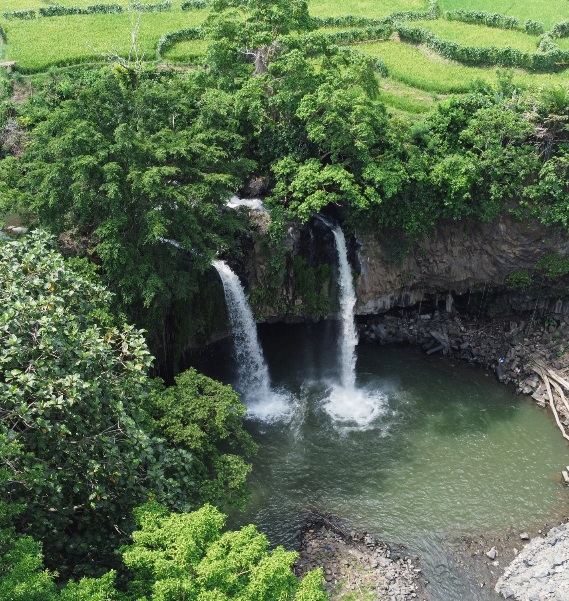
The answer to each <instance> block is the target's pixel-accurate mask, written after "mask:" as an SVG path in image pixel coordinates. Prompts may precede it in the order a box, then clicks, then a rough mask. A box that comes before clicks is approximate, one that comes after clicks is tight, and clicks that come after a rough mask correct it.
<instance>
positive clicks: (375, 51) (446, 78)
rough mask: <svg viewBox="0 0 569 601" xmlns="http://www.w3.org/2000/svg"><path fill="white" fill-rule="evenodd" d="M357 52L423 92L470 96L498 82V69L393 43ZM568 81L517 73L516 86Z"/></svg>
mask: <svg viewBox="0 0 569 601" xmlns="http://www.w3.org/2000/svg"><path fill="white" fill-rule="evenodd" d="M357 49H358V50H361V51H362V52H365V53H366V54H369V55H370V56H379V57H381V58H382V59H383V60H384V61H385V64H386V65H387V68H388V69H389V75H390V77H391V78H392V79H393V80H397V81H400V82H402V83H404V84H406V85H407V86H411V87H413V88H417V89H419V90H422V91H424V92H432V93H436V94H457V93H459V94H460V93H464V92H468V91H469V90H470V89H471V87H472V84H473V82H474V81H476V80H481V81H485V82H487V83H494V82H495V81H496V72H497V70H498V69H497V68H495V67H488V68H481V67H467V66H465V65H461V64H459V63H455V62H452V61H448V60H446V59H442V58H440V57H439V56H438V55H436V54H429V53H428V51H427V52H425V51H423V50H422V49H421V48H418V47H416V46H411V45H409V44H401V43H399V42H396V41H394V40H389V41H387V42H368V43H363V44H358V45H357ZM568 80H569V77H568V75H567V73H539V74H529V73H524V72H522V71H516V72H515V73H514V83H515V84H516V85H518V86H520V87H522V88H531V87H540V86H545V85H559V84H561V83H565V84H566V83H567V82H568Z"/></svg>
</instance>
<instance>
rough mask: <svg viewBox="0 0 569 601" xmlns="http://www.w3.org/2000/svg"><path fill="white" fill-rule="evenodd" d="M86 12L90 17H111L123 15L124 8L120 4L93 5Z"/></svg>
mask: <svg viewBox="0 0 569 601" xmlns="http://www.w3.org/2000/svg"><path fill="white" fill-rule="evenodd" d="M86 10H87V12H88V13H89V14H90V15H110V14H116V13H122V11H123V8H122V6H121V5H120V4H91V6H88V7H87V9H86Z"/></svg>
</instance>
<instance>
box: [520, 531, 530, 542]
mask: <svg viewBox="0 0 569 601" xmlns="http://www.w3.org/2000/svg"><path fill="white" fill-rule="evenodd" d="M520 538H521V539H522V540H529V534H528V533H527V532H522V533H521V534H520Z"/></svg>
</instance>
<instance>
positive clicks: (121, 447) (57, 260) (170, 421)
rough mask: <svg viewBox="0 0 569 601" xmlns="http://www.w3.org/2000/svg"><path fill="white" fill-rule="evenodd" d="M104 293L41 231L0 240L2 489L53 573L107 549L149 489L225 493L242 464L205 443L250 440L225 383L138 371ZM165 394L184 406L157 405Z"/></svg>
mask: <svg viewBox="0 0 569 601" xmlns="http://www.w3.org/2000/svg"><path fill="white" fill-rule="evenodd" d="M110 296H111V295H110V293H109V292H108V291H107V290H106V289H105V288H104V287H103V286H102V285H101V284H100V283H98V282H97V278H96V277H95V276H94V274H93V269H92V266H91V265H89V264H88V263H87V262H85V261H80V260H73V261H71V262H70V261H65V260H64V259H63V257H62V256H61V255H59V254H58V253H57V252H55V251H54V250H53V249H52V248H51V242H50V241H49V239H48V237H47V236H46V235H45V234H43V233H41V232H35V233H33V234H32V235H30V236H29V237H26V238H23V239H22V240H19V241H12V242H0V418H1V422H0V435H2V436H4V440H6V441H7V442H9V443H10V445H12V443H13V444H16V443H17V445H18V446H17V447H13V446H9V447H8V448H7V450H9V451H10V454H7V452H6V453H3V454H2V455H0V469H3V470H4V472H3V473H4V474H5V476H4V477H3V481H2V482H1V485H2V498H3V499H5V500H6V501H7V502H11V503H15V504H18V505H19V506H20V507H22V506H23V505H25V506H26V507H25V509H24V510H23V512H22V513H21V515H20V516H19V517H18V518H17V521H16V524H17V526H18V529H19V530H20V531H24V532H27V533H30V534H33V536H34V537H35V538H37V539H39V540H41V541H42V542H43V543H44V545H45V549H46V552H47V556H48V558H49V565H50V567H51V568H53V569H57V570H58V571H59V572H60V573H62V574H64V575H65V574H68V573H69V572H70V571H71V570H72V569H74V566H75V565H76V564H79V566H78V567H77V573H82V572H83V573H84V572H85V571H89V569H90V568H89V566H92V567H93V568H96V567H97V566H98V562H99V561H108V560H109V557H112V553H111V552H112V549H113V548H115V547H116V546H117V544H118V542H119V541H121V540H123V539H124V537H125V535H126V533H127V532H128V531H129V530H130V528H131V525H130V523H129V519H130V517H129V516H130V514H131V510H132V508H133V507H134V506H135V505H138V504H140V503H143V502H145V501H147V500H148V499H149V498H156V499H158V500H160V501H162V502H164V503H166V504H167V505H168V506H169V507H171V508H173V509H176V510H189V509H193V508H194V507H196V506H197V504H198V503H199V502H203V500H204V499H205V498H207V499H208V500H212V501H215V502H219V501H220V500H221V499H222V498H224V497H225V496H226V493H227V494H230V495H233V496H238V495H237V492H243V489H244V478H245V476H246V474H247V473H248V470H249V467H248V466H247V465H246V464H245V463H244V462H243V461H242V460H241V459H240V458H238V457H237V456H234V455H232V454H226V453H225V452H222V450H221V449H218V445H219V447H221V446H222V445H225V444H227V445H228V447H229V448H231V446H232V445H233V446H234V447H235V449H237V450H244V451H246V452H251V451H253V450H254V444H253V443H252V441H251V439H250V438H249V437H248V436H247V434H246V433H245V432H244V431H243V429H242V426H241V420H242V418H243V416H244V411H245V410H244V407H243V405H242V404H241V403H240V402H239V399H238V397H237V395H236V394H235V393H232V391H231V390H230V389H229V388H228V387H223V386H221V385H218V384H217V383H215V382H213V381H212V380H209V379H207V378H204V377H201V376H199V375H198V374H197V373H195V372H191V373H189V374H186V375H185V376H181V377H180V381H179V385H178V386H177V387H175V388H174V389H173V390H168V389H166V391H163V386H162V384H161V383H160V382H156V381H153V380H151V379H150V377H149V375H148V370H149V368H150V364H151V360H152V358H151V356H150V354H149V352H148V349H147V347H146V344H145V341H144V338H143V335H142V332H140V331H138V330H136V329H134V328H133V327H132V326H128V325H124V324H119V323H118V322H117V321H116V320H115V319H113V318H112V317H111V315H110V313H109V308H110ZM158 391H162V392H158ZM151 398H152V402H153V403H154V407H155V410H156V417H157V419H158V420H159V421H158V424H159V425H160V427H162V426H164V428H165V430H166V432H165V435H166V437H164V436H163V435H162V434H161V433H160V432H159V431H156V432H154V431H153V428H154V427H155V422H154V421H153V419H152V418H151V417H150V415H149V414H148V412H147V411H146V410H145V407H147V406H148V405H149V404H151ZM178 400H179V401H180V402H182V403H185V405H186V408H187V409H188V411H189V413H188V415H183V416H182V415H180V413H179V412H177V413H176V412H175V411H174V413H173V415H172V416H166V415H164V414H161V413H160V412H161V411H164V410H170V409H173V407H172V404H175V402H177V401H178ZM160 420H162V421H160ZM177 420H178V421H177ZM193 420H195V421H193ZM178 426H179V428H178ZM158 429H159V428H158ZM234 438H235V440H234ZM0 450H1V449H0ZM16 451H18V452H16ZM194 451H195V457H194V454H193V452H194ZM6 473H7V474H8V476H6ZM0 476H1V473H0ZM22 544H23V543H22ZM95 556H97V559H95Z"/></svg>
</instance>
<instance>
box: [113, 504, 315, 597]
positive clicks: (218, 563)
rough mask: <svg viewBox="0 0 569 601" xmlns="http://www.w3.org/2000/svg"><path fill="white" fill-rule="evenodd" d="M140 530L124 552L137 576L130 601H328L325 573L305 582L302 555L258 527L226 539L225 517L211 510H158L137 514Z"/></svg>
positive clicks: (151, 508) (310, 576) (149, 508)
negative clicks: (298, 567)
mask: <svg viewBox="0 0 569 601" xmlns="http://www.w3.org/2000/svg"><path fill="white" fill-rule="evenodd" d="M136 517H137V523H138V525H139V528H140V529H139V530H137V531H135V532H134V533H133V543H132V545H130V546H129V547H125V548H124V549H123V551H122V555H123V561H124V563H125V565H126V566H127V567H128V568H129V570H130V571H131V572H132V574H133V578H132V581H131V583H130V586H129V595H128V598H129V599H132V600H133V601H134V600H135V599H141V598H144V599H148V600H153V601H182V600H183V599H191V598H195V599H204V600H211V601H229V600H230V599H236V600H237V599H241V600H247V601H273V600H274V601H288V600H290V601H292V600H296V601H326V599H327V596H326V594H325V593H324V591H323V590H322V585H321V582H322V570H321V569H320V570H316V571H314V572H311V573H309V574H308V575H307V576H306V577H305V578H304V579H303V580H301V581H299V580H297V578H296V577H295V576H294V574H293V572H292V570H291V568H292V565H293V564H294V562H295V560H296V558H297V557H298V555H297V554H296V553H294V552H287V551H285V550H284V549H283V548H282V547H277V548H276V549H274V550H272V551H268V547H269V542H268V540H267V538H266V536H265V535H263V534H261V533H259V532H258V531H257V529H256V528H255V526H253V525H249V526H245V527H244V528H242V529H241V530H239V531H229V532H225V533H224V534H222V533H221V530H222V527H223V525H224V523H225V516H224V515H223V514H221V513H220V512H219V511H218V510H217V509H215V508H214V507H212V506H211V505H205V506H204V507H202V508H201V509H199V510H198V511H195V512H193V513H190V514H172V513H168V512H167V510H166V508H164V507H162V506H160V505H158V504H148V505H145V506H143V507H141V508H139V509H138V510H137V511H136Z"/></svg>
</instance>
